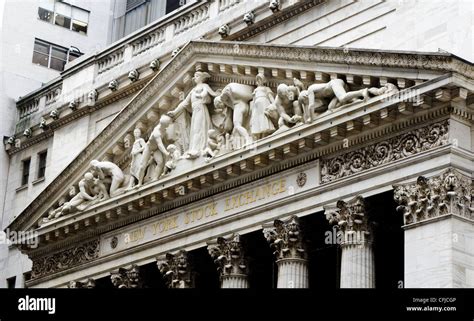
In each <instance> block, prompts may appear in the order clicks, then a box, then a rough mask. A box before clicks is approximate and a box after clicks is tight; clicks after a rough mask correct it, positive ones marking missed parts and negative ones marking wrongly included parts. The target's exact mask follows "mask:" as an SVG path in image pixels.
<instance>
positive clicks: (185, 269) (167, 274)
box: [157, 250, 194, 289]
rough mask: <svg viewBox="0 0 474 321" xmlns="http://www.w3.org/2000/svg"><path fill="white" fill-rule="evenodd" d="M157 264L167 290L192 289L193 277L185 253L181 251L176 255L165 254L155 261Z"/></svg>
mask: <svg viewBox="0 0 474 321" xmlns="http://www.w3.org/2000/svg"><path fill="white" fill-rule="evenodd" d="M157 264H158V268H159V269H160V272H161V275H162V276H163V278H164V280H165V282H166V285H167V286H168V288H172V289H177V288H192V287H193V286H194V277H193V273H192V271H191V266H190V264H189V260H188V253H187V252H186V251H184V250H181V251H179V252H178V253H176V254H171V253H166V255H165V256H164V258H160V259H158V260H157Z"/></svg>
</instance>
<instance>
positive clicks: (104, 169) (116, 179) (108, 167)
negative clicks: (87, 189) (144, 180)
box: [90, 159, 125, 198]
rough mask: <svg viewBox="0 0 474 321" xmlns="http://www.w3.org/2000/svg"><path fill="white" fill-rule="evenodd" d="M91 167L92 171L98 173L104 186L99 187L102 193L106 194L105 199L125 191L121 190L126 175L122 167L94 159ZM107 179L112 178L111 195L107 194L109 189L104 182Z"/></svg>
mask: <svg viewBox="0 0 474 321" xmlns="http://www.w3.org/2000/svg"><path fill="white" fill-rule="evenodd" d="M90 165H91V167H92V170H93V171H94V172H95V173H96V175H97V177H98V179H99V182H101V183H102V184H101V185H99V187H100V189H101V190H102V192H103V193H104V194H105V197H106V198H108V197H109V195H110V196H115V195H118V194H120V193H121V192H123V190H121V189H120V185H122V183H123V181H124V179H125V175H124V174H123V172H122V170H121V169H120V167H118V166H117V165H115V164H114V163H112V162H109V161H102V162H100V161H98V160H96V159H94V160H93V161H91V164H90ZM106 178H110V179H111V181H110V190H109V193H107V189H105V188H104V181H105V179H106Z"/></svg>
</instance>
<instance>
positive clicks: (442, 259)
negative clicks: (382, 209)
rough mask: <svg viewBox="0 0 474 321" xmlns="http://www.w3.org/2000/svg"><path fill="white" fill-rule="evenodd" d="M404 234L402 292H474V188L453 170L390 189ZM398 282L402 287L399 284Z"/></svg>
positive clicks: (465, 177)
mask: <svg viewBox="0 0 474 321" xmlns="http://www.w3.org/2000/svg"><path fill="white" fill-rule="evenodd" d="M394 189H395V191H394V198H395V201H396V202H397V203H398V207H397V211H398V212H400V213H401V214H402V215H403V220H404V226H403V228H404V229H405V233H404V234H405V278H404V280H403V286H404V287H405V288H458V287H462V288H472V287H474V278H473V277H472V271H474V264H473V263H472V262H473V261H472V258H474V247H473V246H472V240H473V239H474V197H473V195H474V188H473V180H472V177H470V176H468V175H466V174H463V173H461V172H459V171H457V170H454V169H448V170H446V171H444V172H443V173H440V174H438V175H434V176H431V177H424V176H419V177H418V179H417V180H416V182H408V183H406V184H400V185H395V186H394ZM400 282H401V281H400Z"/></svg>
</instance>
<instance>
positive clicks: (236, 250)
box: [207, 234, 248, 277]
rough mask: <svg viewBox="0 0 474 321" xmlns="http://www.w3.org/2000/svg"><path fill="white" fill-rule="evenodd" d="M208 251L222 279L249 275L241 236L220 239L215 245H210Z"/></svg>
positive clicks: (235, 235)
mask: <svg viewBox="0 0 474 321" xmlns="http://www.w3.org/2000/svg"><path fill="white" fill-rule="evenodd" d="M207 250H208V251H209V255H211V257H212V258H213V259H214V263H216V264H217V271H218V272H219V273H220V276H221V277H222V276H226V275H235V274H247V273H248V268H247V263H246V261H245V258H244V249H243V247H242V243H241V241H240V235H239V234H234V235H232V236H230V237H229V238H223V237H219V238H217V241H216V242H215V243H210V244H209V246H208V247H207Z"/></svg>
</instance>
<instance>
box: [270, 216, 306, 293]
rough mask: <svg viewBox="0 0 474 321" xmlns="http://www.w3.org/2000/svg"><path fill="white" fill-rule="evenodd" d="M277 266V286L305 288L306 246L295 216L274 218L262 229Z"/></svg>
mask: <svg viewBox="0 0 474 321" xmlns="http://www.w3.org/2000/svg"><path fill="white" fill-rule="evenodd" d="M263 234H264V235H265V238H266V239H267V241H268V243H269V244H270V247H271V248H272V249H273V251H274V252H273V254H274V255H275V258H276V263H277V266H278V282H277V287H278V288H307V287H308V265H307V263H308V262H307V260H306V248H305V246H304V243H303V237H302V233H301V230H300V223H299V219H298V217H297V216H292V217H291V218H290V219H288V220H286V221H280V220H275V221H274V222H273V224H272V225H270V226H268V227H265V226H264V229H263Z"/></svg>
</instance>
